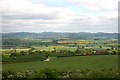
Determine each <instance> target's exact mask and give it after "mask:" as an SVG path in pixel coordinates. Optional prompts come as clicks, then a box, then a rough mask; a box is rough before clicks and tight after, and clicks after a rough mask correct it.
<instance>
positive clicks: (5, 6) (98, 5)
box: [0, 0, 118, 32]
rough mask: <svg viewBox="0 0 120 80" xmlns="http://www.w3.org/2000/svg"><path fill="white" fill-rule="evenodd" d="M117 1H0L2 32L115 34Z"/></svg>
mask: <svg viewBox="0 0 120 80" xmlns="http://www.w3.org/2000/svg"><path fill="white" fill-rule="evenodd" d="M117 1H118V0H109V1H108V0H62V1H61V0H57V1H54V0H52V2H51V3H50V1H49V0H44V1H43V0H3V1H2V2H1V3H0V7H2V10H1V9H0V13H3V14H2V15H3V21H2V23H3V32H17V31H27V32H41V31H59V32H63V31H68V32H81V31H89V32H99V31H103V32H117V17H118V16H117V4H118V3H117ZM57 2H58V3H59V2H62V4H56V5H53V4H55V3H57ZM48 3H50V4H52V5H48ZM65 4H66V5H65ZM57 5H58V6H57ZM60 5H62V6H60ZM63 5H64V6H63ZM69 5H74V6H71V7H70V6H69ZM78 6H79V7H78ZM73 7H74V8H73ZM76 8H77V9H76ZM78 8H81V9H78Z"/></svg>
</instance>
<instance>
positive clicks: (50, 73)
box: [31, 68, 59, 79]
mask: <svg viewBox="0 0 120 80" xmlns="http://www.w3.org/2000/svg"><path fill="white" fill-rule="evenodd" d="M58 77H59V75H58V73H57V71H56V70H54V69H51V68H45V69H42V70H39V71H38V72H36V73H34V74H33V75H32V76H31V78H42V79H50V78H54V79H55V78H58Z"/></svg>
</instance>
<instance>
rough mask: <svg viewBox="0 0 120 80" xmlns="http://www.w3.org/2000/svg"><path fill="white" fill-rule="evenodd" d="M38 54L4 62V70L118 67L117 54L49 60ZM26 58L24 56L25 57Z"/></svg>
mask: <svg viewBox="0 0 120 80" xmlns="http://www.w3.org/2000/svg"><path fill="white" fill-rule="evenodd" d="M36 57H37V56H32V58H34V59H33V61H29V62H22V60H21V62H18V63H7V62H3V65H2V68H3V71H4V70H15V71H24V70H39V69H43V68H55V69H58V70H82V69H95V70H102V69H108V68H115V69H117V68H118V56H117V55H93V56H72V57H60V58H56V57H53V58H51V59H50V61H48V62H44V61H41V60H38V57H37V58H36ZM23 59H24V58H23ZM35 59H37V60H35Z"/></svg>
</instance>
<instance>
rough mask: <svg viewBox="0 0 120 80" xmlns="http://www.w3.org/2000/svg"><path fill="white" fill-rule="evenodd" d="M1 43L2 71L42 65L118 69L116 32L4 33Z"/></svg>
mask: <svg viewBox="0 0 120 80" xmlns="http://www.w3.org/2000/svg"><path fill="white" fill-rule="evenodd" d="M1 46H2V49H1V50H0V51H1V52H2V65H3V66H2V70H3V73H4V72H6V71H16V73H17V72H19V71H26V70H30V71H39V70H41V69H44V68H53V69H56V70H58V71H63V72H64V71H66V70H67V71H72V70H87V69H92V70H93V71H94V70H98V71H101V70H104V69H105V70H108V71H109V69H112V70H113V71H117V70H118V54H119V53H118V37H117V34H116V33H52V32H43V33H40V34H38V33H10V34H7V33H4V34H3V38H2V45H1ZM46 59H50V61H45V60H46ZM114 73H117V72H114ZM5 74H6V73H5ZM105 75H107V74H105ZM8 76H9V75H8ZM113 77H114V76H113Z"/></svg>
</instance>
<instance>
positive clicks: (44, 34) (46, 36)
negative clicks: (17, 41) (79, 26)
mask: <svg viewBox="0 0 120 80" xmlns="http://www.w3.org/2000/svg"><path fill="white" fill-rule="evenodd" d="M2 37H3V38H6V37H8V38H11V37H19V38H21V37H22V38H26V37H28V38H38V39H39V38H40V39H52V38H69V39H89V38H93V37H107V38H118V33H102V32H98V33H88V32H79V33H68V32H67V33H66V32H64V33H61V32H42V33H29V32H18V33H2Z"/></svg>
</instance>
